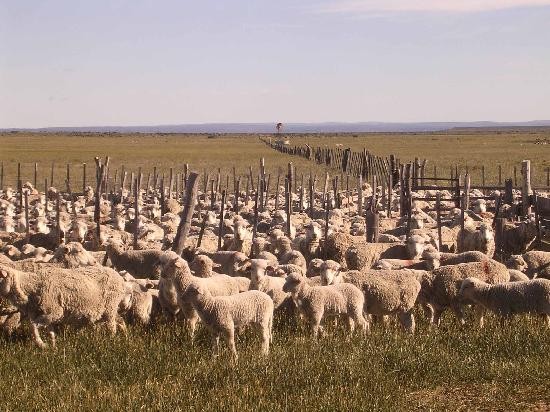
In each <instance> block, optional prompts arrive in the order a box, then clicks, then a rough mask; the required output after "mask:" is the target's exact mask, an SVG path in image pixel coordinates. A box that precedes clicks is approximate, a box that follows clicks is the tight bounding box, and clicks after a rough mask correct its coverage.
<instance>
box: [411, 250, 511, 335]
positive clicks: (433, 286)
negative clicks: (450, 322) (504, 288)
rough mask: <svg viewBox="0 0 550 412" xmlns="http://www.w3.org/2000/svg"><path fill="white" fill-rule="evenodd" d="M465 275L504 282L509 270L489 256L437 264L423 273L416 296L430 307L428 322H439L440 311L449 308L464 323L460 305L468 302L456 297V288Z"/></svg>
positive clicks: (458, 287)
mask: <svg viewBox="0 0 550 412" xmlns="http://www.w3.org/2000/svg"><path fill="white" fill-rule="evenodd" d="M468 277H477V278H478V279H481V280H484V281H487V282H489V283H504V282H508V281H509V280H510V273H509V272H508V269H507V268H506V266H504V265H503V264H501V263H499V262H496V261H494V260H492V259H487V260H485V261H483V262H471V263H460V264H458V265H453V266H441V267H440V268H439V269H436V270H434V271H433V272H431V273H430V272H426V273H425V275H424V276H422V278H421V280H420V281H421V284H422V289H421V291H420V294H419V297H418V299H419V302H420V303H425V304H429V305H430V307H431V308H432V309H433V311H432V313H431V314H430V323H432V324H435V325H439V323H440V319H441V315H442V313H443V312H444V311H445V309H447V308H451V309H452V310H453V312H454V313H455V315H456V317H457V319H458V321H459V322H460V323H461V324H464V312H463V306H464V305H465V304H467V303H468V302H464V301H462V300H461V299H459V290H460V285H461V284H462V281H463V280H464V279H466V278H468ZM480 322H482V318H481V317H480Z"/></svg>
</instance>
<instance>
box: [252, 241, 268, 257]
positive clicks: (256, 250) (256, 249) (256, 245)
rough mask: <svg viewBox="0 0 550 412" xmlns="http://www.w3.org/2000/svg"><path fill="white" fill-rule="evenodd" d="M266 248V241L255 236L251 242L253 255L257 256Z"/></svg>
mask: <svg viewBox="0 0 550 412" xmlns="http://www.w3.org/2000/svg"><path fill="white" fill-rule="evenodd" d="M265 250H267V242H266V240H265V239H264V238H261V237H257V238H255V239H254V241H253V242H252V253H253V255H254V256H258V255H259V254H260V253H262V252H263V251H265Z"/></svg>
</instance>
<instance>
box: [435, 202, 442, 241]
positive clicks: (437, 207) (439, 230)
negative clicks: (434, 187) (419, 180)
mask: <svg viewBox="0 0 550 412" xmlns="http://www.w3.org/2000/svg"><path fill="white" fill-rule="evenodd" d="M435 196H436V197H435V210H436V213H437V245H438V246H439V250H440V251H441V250H442V249H443V238H442V236H441V192H439V191H438V192H437V193H436V195H435Z"/></svg>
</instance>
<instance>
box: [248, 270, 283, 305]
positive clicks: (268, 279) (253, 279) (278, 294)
mask: <svg viewBox="0 0 550 412" xmlns="http://www.w3.org/2000/svg"><path fill="white" fill-rule="evenodd" d="M268 266H269V263H268V262H267V261H266V260H262V259H250V289H251V290H259V291H262V292H264V293H267V294H268V295H269V297H270V298H271V299H273V304H274V306H275V309H278V308H279V307H281V306H283V304H284V303H286V302H287V301H288V300H289V298H290V295H289V294H288V293H286V292H285V291H283V286H284V284H285V279H284V278H281V277H275V276H268V275H267V274H266V270H267V268H268Z"/></svg>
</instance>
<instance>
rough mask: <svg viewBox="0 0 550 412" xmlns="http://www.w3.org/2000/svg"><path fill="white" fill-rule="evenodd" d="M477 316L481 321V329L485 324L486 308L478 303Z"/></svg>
mask: <svg viewBox="0 0 550 412" xmlns="http://www.w3.org/2000/svg"><path fill="white" fill-rule="evenodd" d="M475 316H476V317H477V319H478V322H479V329H483V326H485V319H484V316H485V309H484V308H483V307H482V306H480V305H476V307H475Z"/></svg>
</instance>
